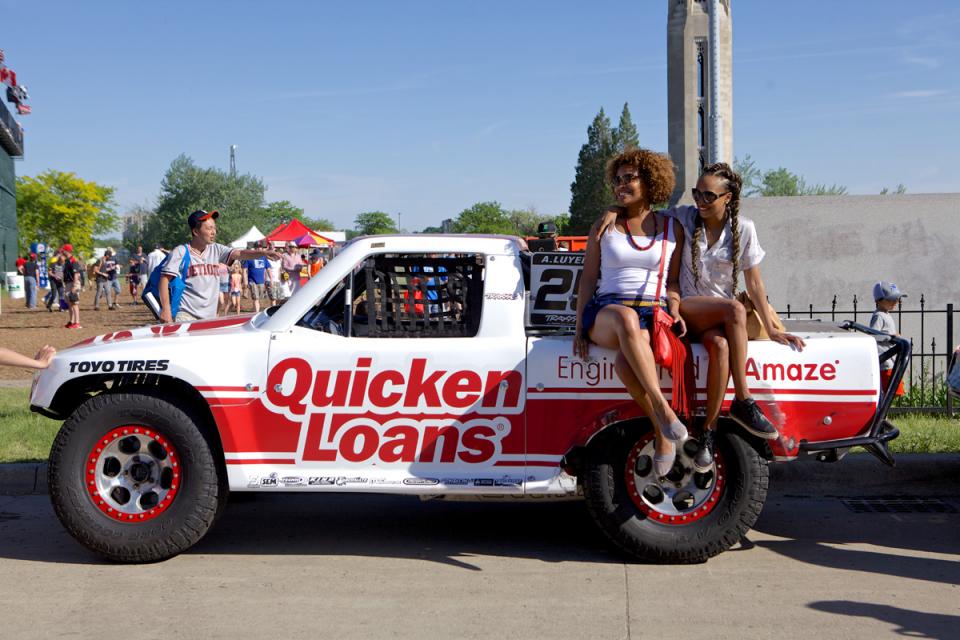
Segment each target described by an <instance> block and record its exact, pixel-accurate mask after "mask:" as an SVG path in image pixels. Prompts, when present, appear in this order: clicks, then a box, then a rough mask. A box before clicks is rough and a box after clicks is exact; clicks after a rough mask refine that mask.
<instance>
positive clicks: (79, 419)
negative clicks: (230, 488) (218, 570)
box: [48, 392, 228, 563]
mask: <svg viewBox="0 0 960 640" xmlns="http://www.w3.org/2000/svg"><path fill="white" fill-rule="evenodd" d="M132 426H135V427H142V428H143V429H145V430H149V433H150V434H151V437H153V438H160V439H162V441H164V442H167V443H168V445H169V446H170V450H171V451H175V452H176V458H177V465H176V466H177V467H178V469H179V474H178V477H177V482H178V483H179V484H177V485H174V486H175V489H176V493H175V496H174V497H173V498H172V499H171V500H170V501H169V503H168V505H165V506H166V508H165V509H164V510H163V511H162V512H161V513H159V514H157V515H151V516H149V517H148V518H147V519H146V520H145V521H139V517H138V518H137V520H136V521H132V522H123V521H119V520H117V519H116V518H115V517H110V515H108V514H107V513H105V511H104V510H103V507H98V506H97V504H95V501H96V500H97V498H96V497H95V496H91V489H90V487H88V484H89V482H90V480H89V475H88V474H90V473H93V471H91V470H90V469H89V468H88V467H89V465H90V463H91V459H90V452H91V451H94V452H95V451H97V450H98V449H97V446H98V444H99V443H100V442H101V439H102V438H104V436H105V435H107V434H111V432H115V430H116V429H119V428H129V427H132ZM212 442H214V439H213V438H211V437H210V436H209V434H208V432H207V431H206V429H205V427H204V425H203V423H202V421H201V420H200V419H199V418H198V417H197V416H195V415H193V413H192V412H191V411H190V410H189V408H185V407H184V408H182V407H178V406H176V405H175V404H173V402H171V401H170V400H168V399H166V398H164V397H162V396H160V395H157V394H153V393H150V392H143V393H104V394H101V395H98V396H95V397H93V398H90V399H89V400H87V401H86V402H84V403H83V404H82V405H80V406H79V407H78V408H77V409H76V411H74V412H73V414H72V415H71V416H70V417H69V418H68V419H67V421H66V422H64V424H63V426H62V427H61V428H60V432H59V433H58V434H57V437H56V439H55V440H54V442H53V447H52V448H51V450H50V464H49V471H48V482H49V488H50V499H51V501H52V502H53V508H54V511H55V512H56V515H57V517H58V518H59V519H60V522H61V523H62V524H63V526H64V527H65V528H66V529H67V531H68V532H69V533H70V535H72V536H73V537H74V538H76V539H77V541H78V542H80V543H81V544H82V545H84V546H85V547H87V548H88V549H90V550H91V551H93V552H95V553H97V554H99V555H101V556H103V557H105V558H107V559H109V560H112V561H115V562H123V563H145V562H157V561H160V560H166V559H168V558H171V557H173V556H175V555H177V554H179V553H181V552H183V551H185V550H186V549H189V548H190V547H191V546H193V545H194V544H196V543H197V542H198V541H199V540H200V539H201V538H202V537H203V536H204V535H205V534H206V533H207V531H208V530H209V529H210V527H211V526H212V525H213V522H214V521H215V519H216V517H217V515H219V513H220V512H221V511H222V509H223V507H224V505H225V504H226V500H227V493H228V492H227V491H226V490H225V487H226V484H225V482H224V479H223V478H221V477H220V476H221V475H222V474H221V473H220V472H219V470H218V465H217V463H216V461H215V457H214V452H213V445H212ZM100 504H101V505H102V504H103V503H102V502H100Z"/></svg>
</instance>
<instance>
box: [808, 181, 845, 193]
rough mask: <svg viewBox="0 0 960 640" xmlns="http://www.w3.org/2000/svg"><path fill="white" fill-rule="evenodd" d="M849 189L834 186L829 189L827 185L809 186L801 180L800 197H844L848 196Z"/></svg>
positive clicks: (837, 185)
mask: <svg viewBox="0 0 960 640" xmlns="http://www.w3.org/2000/svg"><path fill="white" fill-rule="evenodd" d="M846 193H847V188H846V187H844V186H842V185H839V184H832V185H830V186H829V187H828V186H827V185H825V184H809V185H808V184H807V183H806V182H805V181H804V179H803V178H800V195H802V196H842V195H846Z"/></svg>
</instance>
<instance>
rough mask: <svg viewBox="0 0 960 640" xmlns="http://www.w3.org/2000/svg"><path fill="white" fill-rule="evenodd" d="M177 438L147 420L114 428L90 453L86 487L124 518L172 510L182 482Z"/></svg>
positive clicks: (106, 510) (103, 507) (105, 508)
mask: <svg viewBox="0 0 960 640" xmlns="http://www.w3.org/2000/svg"><path fill="white" fill-rule="evenodd" d="M180 472H181V468H180V458H179V456H178V455H177V451H176V449H175V448H174V446H173V444H171V442H170V441H169V440H168V439H166V438H164V437H163V436H161V435H160V434H159V433H157V432H156V431H155V430H153V429H150V428H147V427H143V426H136V425H131V426H122V427H116V428H114V429H111V430H110V431H109V432H107V433H106V434H104V435H103V436H102V437H101V438H99V439H98V440H97V443H96V444H95V445H94V446H93V448H92V449H91V450H90V453H89V454H88V455H87V464H86V467H85V469H84V487H85V488H86V491H87V495H88V496H90V499H91V500H92V501H93V504H94V505H95V506H96V507H97V508H98V509H99V510H100V511H101V512H102V513H103V514H104V515H106V516H108V517H110V518H113V519H114V520H117V521H119V522H145V521H147V520H151V519H153V518H156V517H157V516H159V515H160V514H162V513H163V512H164V511H166V510H167V509H168V508H169V507H170V505H171V504H172V503H173V500H174V499H175V498H176V496H177V491H178V490H179V488H180Z"/></svg>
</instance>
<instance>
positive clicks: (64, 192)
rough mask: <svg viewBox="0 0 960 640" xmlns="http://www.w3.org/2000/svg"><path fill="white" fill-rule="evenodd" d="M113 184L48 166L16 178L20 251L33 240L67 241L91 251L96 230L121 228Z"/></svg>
mask: <svg viewBox="0 0 960 640" xmlns="http://www.w3.org/2000/svg"><path fill="white" fill-rule="evenodd" d="M113 194H114V188H113V187H108V186H105V185H100V184H97V183H96V182H89V181H86V180H83V179H82V178H79V177H77V175H76V174H75V173H73V172H64V171H57V170H55V169H49V170H47V171H45V172H43V173H41V174H40V175H38V176H36V177H30V176H23V177H20V178H17V226H18V227H19V230H20V241H19V245H20V247H19V248H20V251H21V252H22V253H26V251H27V249H28V248H29V246H30V243H31V242H35V241H39V242H45V243H46V244H48V245H51V246H54V247H57V246H60V245H62V244H63V243H65V242H69V243H71V244H73V246H74V249H75V250H77V251H80V252H83V253H88V252H90V251H91V250H92V249H93V237H94V235H95V234H98V235H99V234H104V233H109V232H111V231H113V230H115V229H117V228H118V222H119V218H118V217H117V214H116V212H115V210H114V207H115V203H114V200H113Z"/></svg>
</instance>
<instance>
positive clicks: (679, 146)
mask: <svg viewBox="0 0 960 640" xmlns="http://www.w3.org/2000/svg"><path fill="white" fill-rule="evenodd" d="M711 13H712V14H713V15H712V16H711ZM711 17H712V20H711ZM711 27H712V29H711ZM711 33H712V34H713V35H712V37H711ZM667 114H668V115H667V118H668V124H667V130H668V136H669V138H668V139H669V151H670V157H671V158H673V163H674V165H675V167H676V169H677V188H676V190H675V191H674V192H673V196H672V197H671V198H670V201H671V203H677V202H683V203H689V202H692V198H691V196H690V189H692V188H693V187H694V186H695V185H696V182H697V176H699V175H700V171H701V170H702V169H703V167H704V166H705V165H708V164H710V163H711V162H726V163H728V164H731V165H732V164H733V22H732V19H731V16H730V0H667Z"/></svg>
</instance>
